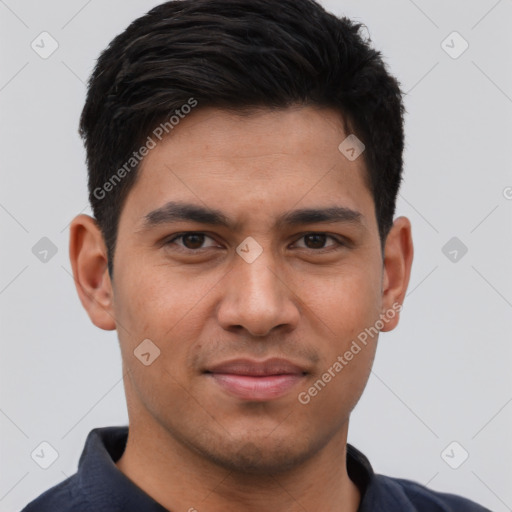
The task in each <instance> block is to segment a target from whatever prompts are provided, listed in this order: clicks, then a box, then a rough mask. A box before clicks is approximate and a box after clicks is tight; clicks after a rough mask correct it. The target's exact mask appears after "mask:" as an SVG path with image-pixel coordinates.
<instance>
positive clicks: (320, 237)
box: [299, 233, 343, 249]
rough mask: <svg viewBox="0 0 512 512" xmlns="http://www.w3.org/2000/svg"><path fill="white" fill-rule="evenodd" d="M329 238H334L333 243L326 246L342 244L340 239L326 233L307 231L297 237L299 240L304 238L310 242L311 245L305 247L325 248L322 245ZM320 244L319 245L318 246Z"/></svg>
mask: <svg viewBox="0 0 512 512" xmlns="http://www.w3.org/2000/svg"><path fill="white" fill-rule="evenodd" d="M328 238H330V239H331V240H334V242H335V243H334V244H332V245H331V246H328V247H333V246H335V245H343V244H342V243H341V241H340V240H338V239H337V238H335V237H333V236H331V235H327V234H326V233H307V234H305V235H303V236H301V237H300V238H299V240H302V239H305V240H308V241H309V242H312V245H313V247H311V246H310V247H307V246H306V249H325V247H323V245H324V244H325V242H326V240H327V239H328ZM319 246H320V247H319Z"/></svg>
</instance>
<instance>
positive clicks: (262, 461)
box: [196, 436, 322, 476]
mask: <svg viewBox="0 0 512 512" xmlns="http://www.w3.org/2000/svg"><path fill="white" fill-rule="evenodd" d="M296 439H297V437H295V436H292V437H288V438H286V439H274V440H270V439H269V438H268V437H264V438H262V439H259V440H258V439H254V438H252V439H251V441H244V440H239V442H236V441H235V440H234V439H229V438H228V439H225V440H224V442H216V443H213V444H211V445H210V446H201V447H197V446H196V449H197V448H199V449H198V451H199V452H200V454H201V455H202V457H204V458H206V459H209V460H210V461H211V462H213V463H214V464H216V465H218V466H221V467H223V468H224V469H226V470H229V471H232V472H234V473H237V474H247V475H261V476H264V475H268V474H279V473H284V472H287V471H290V470H292V469H293V468H295V467H297V466H299V465H300V464H302V463H303V462H304V461H306V460H307V459H309V458H311V457H312V456H313V455H314V454H315V453H316V452H317V450H318V449H320V446H313V445H306V444H305V443H304V442H302V443H301V444H300V445H299V444H298V443H297V442H296ZM318 444H319V445H321V444H322V443H318Z"/></svg>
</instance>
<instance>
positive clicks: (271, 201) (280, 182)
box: [125, 107, 373, 225]
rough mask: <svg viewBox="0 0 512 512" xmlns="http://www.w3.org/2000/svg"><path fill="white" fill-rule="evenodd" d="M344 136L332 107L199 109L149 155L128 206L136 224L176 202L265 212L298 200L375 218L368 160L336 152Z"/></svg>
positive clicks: (244, 212)
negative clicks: (245, 111) (244, 112)
mask: <svg viewBox="0 0 512 512" xmlns="http://www.w3.org/2000/svg"><path fill="white" fill-rule="evenodd" d="M347 135H348V134H347V133H346V132H345V130H344V126H343V120H342V118H341V116H340V115H339V114H338V113H337V112H336V111H333V110H330V109H319V108H313V107H301V108H290V109H281V110H268V109H267V110H260V111H254V112H252V113H250V115H240V114H239V113H236V112H228V111H225V110H220V109H213V108H208V109H206V108H205V109H202V110H201V109H199V110H197V111H196V112H194V113H193V114H191V115H190V116H188V117H186V118H185V119H183V120H182V121H181V122H180V124H179V125H178V126H176V127H175V128H174V129H173V131H172V132H171V133H170V135H168V136H167V137H166V138H164V139H163V140H162V141H161V142H159V143H158V144H157V145H156V147H155V148H154V149H152V150H151V151H150V152H149V153H148V155H147V156H146V157H145V159H144V161H143V162H142V164H141V167H140V170H139V173H140V175H139V177H138V179H137V181H136V183H135V185H134V187H133V189H132V190H131V191H130V194H129V195H128V198H127V201H126V205H125V207H126V209H127V210H128V211H129V212H132V213H133V215H134V217H133V219H132V220H133V222H137V223H140V222H141V221H142V220H143V219H145V220H147V219H148V217H153V220H154V219H155V218H156V217H157V216H158V213H152V212H154V211H155V210H157V209H158V208H162V207H164V205H166V204H167V203H169V202H172V201H175V202H178V201H179V202H186V203H189V204H197V205H198V206H202V207H203V209H210V210H217V211H218V212H221V211H223V212H229V211H231V212H233V215H238V214H240V215H242V216H243V215H248V214H249V212H250V213H251V214H252V215H256V216H258V217H260V218H263V217H264V216H267V217H268V216H269V215H274V214H275V215H274V216H275V217H277V216H278V211H283V210H286V211H290V210H291V207H293V206H295V207H296V208H301V209H307V208H313V207H317V206H322V207H336V206H339V207H341V208H345V209H347V210H349V209H350V210H353V211H358V212H360V213H361V214H362V216H363V217H364V216H365V215H366V216H368V215H370V216H371V212H372V211H373V199H372V197H371V194H370V191H369V190H368V188H367V185H366V168H365V164H364V159H363V158H362V157H360V158H357V159H356V160H354V161H351V160H349V159H347V158H346V156H344V154H342V152H340V150H339V146H340V144H341V143H342V142H343V141H344V140H345V139H346V137H347ZM235 212H236V213H235ZM281 217H282V215H281ZM225 220H226V219H225ZM274 224H275V225H277V224H276V223H275V222H274Z"/></svg>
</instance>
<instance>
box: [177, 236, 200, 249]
mask: <svg viewBox="0 0 512 512" xmlns="http://www.w3.org/2000/svg"><path fill="white" fill-rule="evenodd" d="M181 238H182V240H183V245H184V246H185V247H186V248H187V249H200V248H201V245H203V243H204V235H201V234H197V233H192V234H189V235H182V237H181Z"/></svg>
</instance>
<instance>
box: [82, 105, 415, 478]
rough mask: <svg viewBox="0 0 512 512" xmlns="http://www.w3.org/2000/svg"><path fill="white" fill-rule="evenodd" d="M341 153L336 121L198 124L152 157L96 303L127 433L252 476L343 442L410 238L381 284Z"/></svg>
mask: <svg viewBox="0 0 512 512" xmlns="http://www.w3.org/2000/svg"><path fill="white" fill-rule="evenodd" d="M347 135H348V134H347V133H344V131H343V124H342V121H341V118H340V116H339V115H338V114H337V113H336V112H334V111H332V110H326V109H315V108H312V107H304V108H296V109H287V110H279V111H274V112H272V111H269V110H265V111H260V112H258V113H254V114H252V115H250V116H239V115H236V114H233V113H228V112H226V111H222V110H217V109H202V110H198V111H196V112H194V113H193V114H191V115H190V116H188V117H187V118H186V119H184V120H183V121H181V123H180V124H179V126H178V127H176V129H175V130H174V131H173V133H172V134H171V136H169V137H168V138H167V139H164V140H163V141H162V142H161V143H160V144H159V145H157V147H155V148H154V149H152V150H151V151H150V152H149V154H148V155H147V156H146V158H145V160H144V161H143V164H142V167H141V169H140V171H139V172H140V175H139V178H138V180H137V181H136V183H135V185H134V186H133V188H132V189H131V191H130V193H129V195H128V197H127V199H126V202H125V204H124V206H123V210H122V212H121V216H120V222H119V231H118V238H117V245H116V252H115V257H114V274H113V278H112V282H111V284H110V286H111V291H109V292H108V294H107V292H105V293H106V294H107V295H109V297H110V299H111V300H110V302H109V305H108V308H109V310H110V314H111V318H113V319H115V325H116V327H117V330H118V335H119V340H120V345H121V351H122V357H123V364H124V367H125V369H126V370H129V371H128V374H127V375H128V376H127V377H126V382H125V387H126V392H127V401H128V407H129V413H130V424H131V425H132V423H135V424H136V423H137V421H139V423H140V422H141V420H140V418H144V428H145V430H146V432H147V433H148V434H149V433H150V432H151V431H152V427H155V429H156V426H158V428H159V429H162V428H163V429H164V430H165V432H166V433H168V435H169V438H170V439H173V440H174V441H175V442H176V443H177V444H179V445H180V446H182V447H183V448H184V449H185V450H190V451H191V452H194V453H195V454H196V455H197V454H199V455H200V456H202V457H203V458H205V459H207V460H209V461H210V462H214V463H216V464H220V465H221V466H223V467H225V468H228V469H233V470H236V471H242V472H243V471H249V472H256V473H258V472H262V473H263V472H269V471H271V472H278V471H283V470H285V469H287V468H290V467H293V466H294V465H297V464H298V463H300V462H301V461H305V460H307V459H308V458H311V457H312V456H313V455H314V454H315V453H318V452H319V451H320V450H321V449H322V448H324V447H326V446H327V445H328V443H329V442H330V441H332V440H334V439H336V438H337V437H339V436H340V435H346V428H347V424H348V418H349V414H350V412H351V410H352V409H353V407H354V406H355V404H356V403H357V401H358V399H359V397H360V395H361V393H362V391H363V389H364V387H365V385H366V382H367V379H368V376H369V372H370V369H371V365H372V361H373V358H374V354H375V350H376V343H377V337H378V336H374V337H373V338H372V337H371V336H370V337H367V340H366V343H365V344H363V343H362V342H361V341H358V336H359V340H361V339H362V338H361V337H360V336H361V333H363V332H365V329H368V328H370V327H372V326H375V324H376V322H377V321H378V320H379V319H381V318H382V316H381V314H385V313H386V312H387V311H388V310H390V309H392V308H393V304H396V301H397V300H398V301H400V300H401V299H402V298H403V294H404V293H405V288H406V286H407V280H408V268H407V266H408V264H409V266H410V261H409V262H407V261H405V264H404V256H403V255H404V250H403V247H404V245H403V239H404V236H403V233H404V229H402V230H401V233H402V234H401V235H400V236H394V235H393V234H392V235H391V236H390V237H388V238H390V240H391V241H390V242H389V243H390V244H394V245H390V246H389V262H390V266H389V268H386V260H384V261H383V254H382V252H381V246H380V239H379V234H378V226H377V221H376V218H375V212H374V202H373V198H372V195H371V193H370V191H369V190H368V188H367V185H366V183H365V174H364V173H365V169H364V161H363V157H359V158H357V159H356V160H354V161H350V160H348V159H347V158H346V157H345V156H344V155H343V154H342V153H341V152H340V151H339V149H338V146H339V145H340V143H341V142H342V141H343V140H344V139H345V137H346V136H347ZM184 205H189V207H185V206H184ZM200 209H201V210H207V211H206V212H202V213H201V212H200V211H199V210H200ZM312 210H322V212H323V213H317V214H313V212H312ZM214 214H215V215H214ZM403 225H405V226H406V228H407V223H405V224H403ZM402 227H403V226H402ZM395 228H396V226H395ZM395 228H394V229H395ZM396 229H397V228H396ZM405 231H407V229H406V230H405ZM392 233H394V232H393V231H392ZM399 240H402V242H400V241H399ZM400 243H402V245H400ZM399 260H400V261H399ZM405 260H407V257H406V258H405ZM90 314H91V311H90ZM397 316H398V315H396V316H394V319H393V320H389V321H388V322H387V323H386V324H385V326H384V328H383V329H382V328H381V330H390V329H392V328H393V327H394V326H395V325H396V321H397ZM91 318H92V319H93V321H95V317H94V314H91ZM95 323H96V324H97V325H100V323H101V322H100V323H98V322H95ZM100 326H101V327H104V328H107V327H106V325H105V324H103V325H100ZM112 327H113V326H112ZM143 340H151V341H145V342H144V343H145V344H144V345H140V344H141V342H143ZM354 342H356V345H357V346H358V347H359V350H357V349H356V348H355V346H354ZM158 350H159V353H158ZM134 352H135V353H136V354H137V353H138V354H139V356H140V354H141V353H144V354H146V355H145V356H143V357H142V358H138V357H135V355H134ZM348 352H350V353H351V354H352V356H351V357H350V356H349V354H348ZM158 354H159V355H158ZM155 357H156V358H155ZM340 357H341V359H340ZM140 359H143V360H144V359H145V362H146V363H147V364H143V362H141V360H140ZM342 361H343V362H342ZM329 376H330V377H329ZM138 419H139V420H138ZM141 428H142V426H141Z"/></svg>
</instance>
